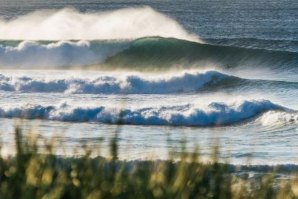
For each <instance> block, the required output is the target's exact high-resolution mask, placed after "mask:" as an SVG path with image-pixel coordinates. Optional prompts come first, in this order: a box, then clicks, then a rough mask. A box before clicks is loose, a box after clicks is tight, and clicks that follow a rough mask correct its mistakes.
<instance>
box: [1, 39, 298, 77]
mask: <svg viewBox="0 0 298 199" xmlns="http://www.w3.org/2000/svg"><path fill="white" fill-rule="evenodd" d="M297 64H298V53H296V52H289V51H273V50H267V49H249V48H240V47H232V46H220V45H210V44H202V43H197V42H190V41H186V40H180V39H174V38H162V37H149V38H142V39H136V40H109V41H57V42H53V41H52V42H51V41H34V42H33V41H21V42H18V41H2V42H0V67H6V68H10V69H11V68H65V67H67V68H70V67H73V66H75V67H86V66H89V67H91V68H96V69H109V70H110V69H131V70H148V71H154V70H160V69H173V68H174V69H187V68H205V67H209V66H210V65H211V66H214V67H217V68H221V69H227V70H233V69H235V68H244V69H245V68H246V69H247V68H248V69H251V68H254V69H260V68H269V69H273V70H278V71H285V70H287V71H293V72H295V71H297Z"/></svg>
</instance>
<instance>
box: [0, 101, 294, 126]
mask: <svg viewBox="0 0 298 199" xmlns="http://www.w3.org/2000/svg"><path fill="white" fill-rule="evenodd" d="M268 111H288V112H290V111H291V110H288V109H286V108H285V107H283V106H280V105H277V104H274V103H272V102H270V101H268V100H259V101H256V100H251V101H236V102H233V103H229V104H226V103H221V102H213V103H210V104H209V106H207V107H196V105H194V104H186V105H180V106H160V107H154V106H153V107H150V106H149V107H144V108H127V109H125V108H124V109H121V108H115V107H104V106H99V107H83V106H82V107H77V106H70V105H68V104H67V103H62V104H61V105H59V106H42V105H25V106H21V107H1V108H0V117H2V118H26V119H45V120H57V121H68V122H99V123H105V124H131V125H170V126H201V127H204V126H223V125H233V124H239V123H243V122H246V121H248V120H250V119H254V118H257V117H258V116H260V115H261V114H263V113H265V112H268ZM296 119H297V118H296Z"/></svg>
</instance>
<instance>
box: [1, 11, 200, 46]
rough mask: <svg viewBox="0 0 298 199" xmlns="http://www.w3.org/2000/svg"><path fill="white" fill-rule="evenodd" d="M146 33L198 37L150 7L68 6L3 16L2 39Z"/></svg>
mask: <svg viewBox="0 0 298 199" xmlns="http://www.w3.org/2000/svg"><path fill="white" fill-rule="evenodd" d="M147 36H162V37H175V38H181V39H186V40H192V41H198V40H199V39H198V37H197V36H196V35H193V34H189V33H188V32H187V31H185V30H184V29H183V28H182V26H181V25H179V24H178V23H177V22H176V21H175V20H173V19H171V18H170V17H168V16H166V15H164V14H162V13H160V12H157V11H156V10H154V9H152V8H150V7H139V8H125V9H120V10H114V11H105V12H95V13H82V12H79V11H77V10H74V9H69V8H65V9H61V10H42V11H36V12H33V13H29V14H27V15H25V16H19V17H17V18H16V19H11V20H0V40H110V39H135V38H140V37H147Z"/></svg>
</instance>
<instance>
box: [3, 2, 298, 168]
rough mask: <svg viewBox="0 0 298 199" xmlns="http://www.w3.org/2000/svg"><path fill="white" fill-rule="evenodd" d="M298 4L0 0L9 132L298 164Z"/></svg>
mask: <svg viewBox="0 0 298 199" xmlns="http://www.w3.org/2000/svg"><path fill="white" fill-rule="evenodd" d="M297 66H298V2H297V1H294V0H283V1H276V0H269V1H265V0H261V1H259V0H258V1H256V0H253V1H244V0H237V1H236V0H229V1H223V0H211V1H207V0H198V1H180V0H178V1H132V0H129V1H127V0H126V1H92V0H85V1H75V0H72V1H67V0H59V1H58V0H54V1H45V0H40V1H37V0H36V1H16V0H12V1H6V0H0V68H1V70H0V118H1V119H0V132H1V142H2V146H3V147H2V153H3V154H10V153H13V143H14V127H15V125H17V124H18V125H21V126H22V128H23V129H24V130H25V131H26V132H31V131H33V132H37V133H38V136H39V137H43V138H45V139H47V140H52V139H53V138H54V139H55V140H56V145H57V146H56V150H57V153H59V154H67V155H74V154H80V149H79V148H81V147H80V146H82V145H88V146H90V147H92V148H94V149H95V148H101V151H102V153H103V154H107V153H108V149H107V148H108V147H107V146H108V143H109V140H110V138H111V137H112V136H113V135H114V132H115V131H117V132H119V135H118V138H117V139H118V143H119V152H120V154H119V157H120V158H121V159H129V160H131V159H133V160H135V159H166V158H168V156H169V152H174V153H178V154H179V153H180V152H181V151H182V150H183V149H182V148H183V147H182V146H183V145H184V143H185V147H186V148H185V150H187V151H194V150H195V149H196V148H197V147H198V148H199V149H200V154H201V156H202V158H207V157H209V156H210V155H212V152H213V149H214V146H216V145H218V146H219V149H220V155H219V157H220V161H222V162H226V161H228V162H230V163H231V164H242V165H243V164H253V165H278V164H290V165H292V164H297V163H298V158H297V151H298V144H297V143H296V139H297V138H298V128H297V127H298V112H297V110H298V102H297V99H298V73H297V72H298V67H297Z"/></svg>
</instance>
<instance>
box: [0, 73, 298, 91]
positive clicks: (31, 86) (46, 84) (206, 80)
mask: <svg viewBox="0 0 298 199" xmlns="http://www.w3.org/2000/svg"><path fill="white" fill-rule="evenodd" d="M231 88H233V89H238V90H243V89H259V88H260V89H261V88H266V89H270V88H273V89H276V88H287V89H288V88H292V89H298V83H295V82H283V81H269V80H250V79H243V78H239V77H236V76H231V75H227V74H224V73H220V72H217V71H206V72H184V73H180V74H171V75H164V76H163V77H161V76H155V77H154V78H153V77H147V76H146V75H144V74H126V75H124V74H122V75H119V74H118V75H117V74H114V75H113V74H109V75H96V76H94V77H86V78H84V77H82V78H77V77H71V76H70V77H67V76H66V77H64V78H54V79H53V78H52V79H49V78H46V79H45V78H44V77H43V78H41V77H34V76H33V77H30V76H20V77H17V76H14V77H9V76H5V75H0V91H6V92H22V93H34V92H44V93H67V94H70V93H73V94H171V93H193V92H200V91H216V90H222V89H231Z"/></svg>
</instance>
